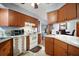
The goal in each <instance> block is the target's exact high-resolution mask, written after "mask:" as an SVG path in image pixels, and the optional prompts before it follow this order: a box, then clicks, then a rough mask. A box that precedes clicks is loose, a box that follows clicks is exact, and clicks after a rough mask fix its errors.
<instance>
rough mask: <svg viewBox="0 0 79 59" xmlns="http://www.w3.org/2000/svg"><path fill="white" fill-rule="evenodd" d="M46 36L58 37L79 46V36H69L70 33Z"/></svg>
mask: <svg viewBox="0 0 79 59" xmlns="http://www.w3.org/2000/svg"><path fill="white" fill-rule="evenodd" d="M45 37H51V38H56V39H58V40H60V41H63V42H65V43H67V44H70V45H73V46H76V47H78V48H79V37H76V36H69V35H46V36H45Z"/></svg>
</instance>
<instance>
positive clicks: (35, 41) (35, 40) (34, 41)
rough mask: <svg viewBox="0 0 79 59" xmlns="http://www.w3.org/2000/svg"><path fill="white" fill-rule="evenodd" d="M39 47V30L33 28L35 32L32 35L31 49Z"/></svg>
mask: <svg viewBox="0 0 79 59" xmlns="http://www.w3.org/2000/svg"><path fill="white" fill-rule="evenodd" d="M37 45H38V33H37V28H33V32H32V33H31V35H30V49H32V48H34V47H36V46H37Z"/></svg>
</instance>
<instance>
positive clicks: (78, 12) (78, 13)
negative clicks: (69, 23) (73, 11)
mask: <svg viewBox="0 0 79 59" xmlns="http://www.w3.org/2000/svg"><path fill="white" fill-rule="evenodd" d="M77 18H78V19H79V3H77Z"/></svg>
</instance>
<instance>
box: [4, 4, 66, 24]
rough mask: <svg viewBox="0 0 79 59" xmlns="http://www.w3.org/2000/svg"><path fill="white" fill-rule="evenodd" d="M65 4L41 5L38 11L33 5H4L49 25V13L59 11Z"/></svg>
mask: <svg viewBox="0 0 79 59" xmlns="http://www.w3.org/2000/svg"><path fill="white" fill-rule="evenodd" d="M64 4H65V3H40V4H39V5H38V9H34V8H33V6H31V3H24V4H21V3H3V5H4V6H5V7H7V8H10V9H13V10H16V11H19V12H21V13H24V14H27V15H31V16H33V17H35V18H38V19H39V20H40V21H41V23H42V24H47V12H50V11H54V10H57V9H59V8H61V7H62V6H63V5H64Z"/></svg>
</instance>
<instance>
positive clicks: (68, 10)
mask: <svg viewBox="0 0 79 59" xmlns="http://www.w3.org/2000/svg"><path fill="white" fill-rule="evenodd" d="M64 7H65V14H66V20H72V19H75V18H76V4H75V3H69V4H66V5H65V6H64Z"/></svg>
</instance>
